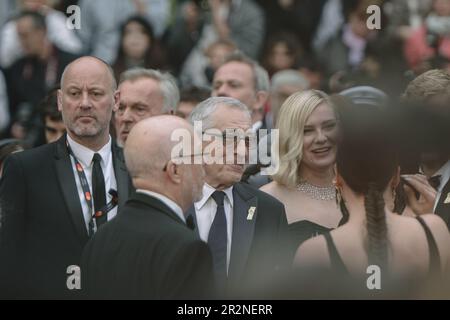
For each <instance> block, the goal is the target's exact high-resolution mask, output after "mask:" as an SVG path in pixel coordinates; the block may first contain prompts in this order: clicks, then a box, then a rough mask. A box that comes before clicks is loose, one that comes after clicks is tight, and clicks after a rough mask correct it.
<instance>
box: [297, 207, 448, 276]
mask: <svg viewBox="0 0 450 320" xmlns="http://www.w3.org/2000/svg"><path fill="white" fill-rule="evenodd" d="M421 218H422V219H423V222H424V223H425V224H426V226H427V227H428V228H429V230H430V233H431V235H432V237H430V236H429V237H427V234H426V231H425V228H424V227H423V226H422V224H421V223H420V222H419V220H418V219H416V218H411V217H402V216H398V215H395V214H392V213H388V214H387V215H386V223H387V230H388V232H387V239H388V262H387V268H388V272H384V271H383V269H381V270H380V273H381V274H380V275H381V278H383V275H385V276H389V277H390V279H391V280H393V281H395V282H402V281H405V282H409V281H411V280H414V281H415V280H419V279H424V278H427V277H428V276H429V275H430V268H431V267H432V264H433V261H434V262H435V263H436V257H435V256H436V255H433V254H430V252H433V241H434V242H435V243H436V245H437V251H438V253H439V254H438V256H439V258H438V259H439V260H438V261H437V262H438V263H439V264H440V268H439V271H440V272H441V273H443V272H445V270H446V269H447V268H448V264H449V253H450V235H449V233H448V230H447V227H446V225H445V223H444V222H443V221H442V220H441V219H440V218H439V217H438V216H436V215H432V214H427V215H423V216H421ZM330 237H331V241H332V243H333V244H334V246H335V248H336V251H337V255H336V253H335V252H334V250H333V246H332V245H331V246H330V242H329V241H328V242H327V241H326V239H325V237H317V238H315V239H311V240H309V241H307V242H305V243H304V244H303V245H302V246H301V247H300V248H299V250H298V251H297V255H296V260H295V263H296V264H297V265H299V266H307V267H312V266H315V265H319V266H326V267H328V268H331V269H334V271H338V272H342V271H343V270H344V271H345V270H346V271H347V272H348V275H349V276H350V277H352V278H354V279H361V281H362V280H363V281H364V284H365V281H366V280H367V278H368V277H369V276H370V274H368V269H367V268H368V266H369V262H368V254H367V249H366V245H365V244H366V241H367V231H366V227H365V225H364V224H362V223H361V221H357V222H352V221H349V223H347V224H346V225H344V226H342V227H340V228H338V229H336V230H334V231H332V232H331V233H330ZM333 252H334V253H333ZM431 256H434V258H433V259H430V257H431ZM339 260H341V261H342V263H343V265H344V266H342V265H340V261H339ZM432 260H433V261H432ZM336 269H338V270H336ZM357 281H358V280H357Z"/></svg>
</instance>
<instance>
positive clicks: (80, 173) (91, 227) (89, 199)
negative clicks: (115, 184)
mask: <svg viewBox="0 0 450 320" xmlns="http://www.w3.org/2000/svg"><path fill="white" fill-rule="evenodd" d="M67 150H68V151H69V154H70V155H71V156H72V157H73V159H74V160H75V169H76V171H77V173H78V177H79V178H80V183H81V188H82V190H83V195H84V199H85V200H86V203H87V204H88V207H89V212H90V214H89V216H90V219H89V236H92V235H93V234H94V218H96V219H97V218H100V217H102V216H104V215H105V214H108V212H110V211H111V210H112V209H114V207H115V206H117V204H118V203H119V195H118V193H117V191H116V190H114V189H110V190H109V194H110V195H111V196H112V199H111V201H110V202H108V203H107V204H106V205H105V206H103V207H102V208H101V209H100V210H98V211H97V212H94V209H93V207H94V205H93V203H92V194H91V190H90V188H89V182H88V179H87V178H86V174H85V173H84V169H83V166H82V165H81V163H80V162H79V161H78V159H77V157H75V154H74V153H73V151H72V149H71V148H70V146H69V142H67Z"/></svg>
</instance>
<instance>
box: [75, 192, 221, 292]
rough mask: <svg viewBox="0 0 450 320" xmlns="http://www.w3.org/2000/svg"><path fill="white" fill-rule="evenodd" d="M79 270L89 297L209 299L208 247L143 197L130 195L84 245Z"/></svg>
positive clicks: (165, 210)
mask: <svg viewBox="0 0 450 320" xmlns="http://www.w3.org/2000/svg"><path fill="white" fill-rule="evenodd" d="M82 271H83V273H82V284H83V288H84V290H86V291H87V296H88V297H89V298H95V299H204V298H211V296H210V295H209V294H210V292H211V290H210V287H212V285H213V282H212V281H213V276H212V258H211V253H210V251H209V248H208V246H207V245H206V244H205V243H204V242H202V241H201V240H199V239H198V238H197V237H196V235H195V233H194V232H193V231H192V230H191V229H189V228H188V227H187V226H186V224H185V223H184V222H183V221H182V220H181V219H180V218H179V217H178V216H177V215H176V214H175V213H174V212H173V211H172V210H171V209H170V208H169V207H167V206H166V205H165V204H164V203H163V202H161V201H160V200H158V199H156V198H153V197H151V196H148V195H145V194H140V193H136V194H135V195H133V196H132V197H131V198H130V200H129V201H128V202H127V203H126V205H125V207H124V209H123V210H122V212H121V214H120V215H118V216H117V218H115V219H113V220H112V221H111V222H109V223H107V224H106V225H105V226H104V227H102V228H100V230H99V231H98V232H97V233H96V234H95V235H94V237H93V238H92V239H91V240H90V241H89V242H88V244H87V245H86V247H85V249H84V252H83V258H82Z"/></svg>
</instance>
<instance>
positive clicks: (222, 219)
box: [208, 191, 227, 292]
mask: <svg viewBox="0 0 450 320" xmlns="http://www.w3.org/2000/svg"><path fill="white" fill-rule="evenodd" d="M224 197H225V193H224V192H222V191H215V192H214V193H213V194H212V198H213V199H214V201H215V202H216V204H217V211H216V216H215V217H214V221H213V223H212V225H211V229H209V235H208V244H209V247H210V248H211V253H212V257H213V264H214V275H215V279H216V285H217V289H218V290H219V291H220V292H223V290H224V288H225V283H226V279H227V218H226V216H225V208H224V206H223V200H224Z"/></svg>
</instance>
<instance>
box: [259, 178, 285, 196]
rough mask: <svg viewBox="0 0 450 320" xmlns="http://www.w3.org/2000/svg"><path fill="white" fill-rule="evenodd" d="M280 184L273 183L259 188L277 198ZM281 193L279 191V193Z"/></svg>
mask: <svg viewBox="0 0 450 320" xmlns="http://www.w3.org/2000/svg"><path fill="white" fill-rule="evenodd" d="M279 187H280V186H279V184H278V182H276V181H272V182H270V183H268V184H265V185H263V186H262V187H261V188H259V190H261V191H263V192H265V193H268V194H270V195H272V196H275V194H276V193H277V191H278V189H279ZM278 192H279V191H278Z"/></svg>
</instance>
